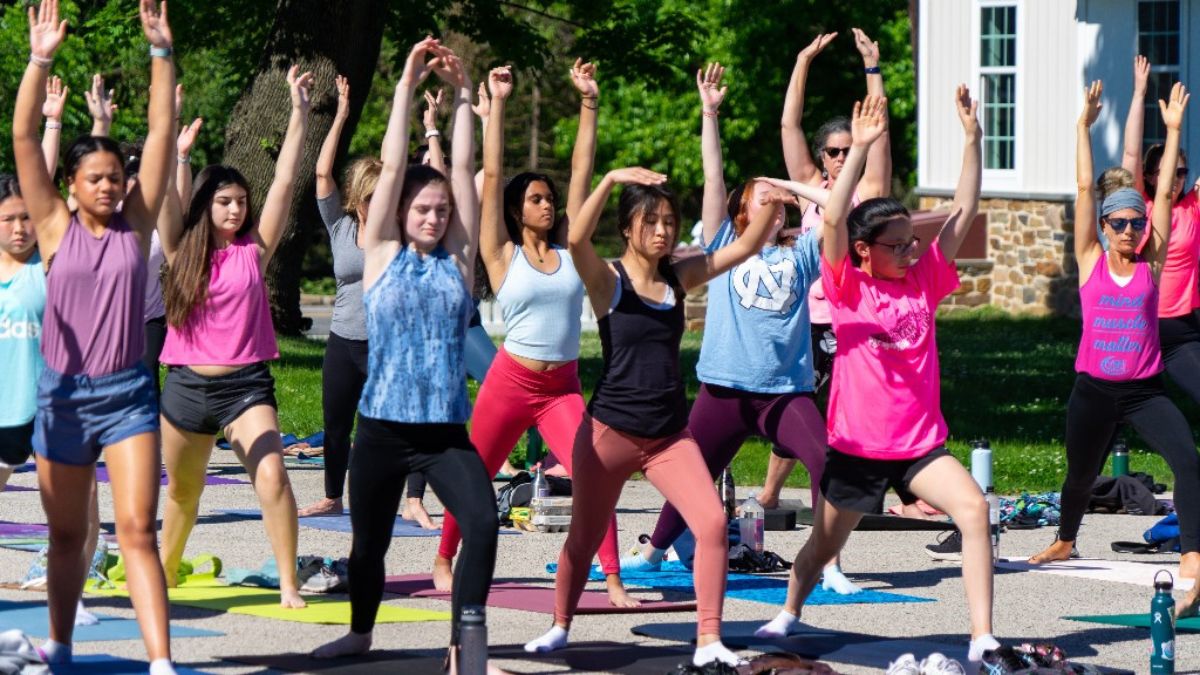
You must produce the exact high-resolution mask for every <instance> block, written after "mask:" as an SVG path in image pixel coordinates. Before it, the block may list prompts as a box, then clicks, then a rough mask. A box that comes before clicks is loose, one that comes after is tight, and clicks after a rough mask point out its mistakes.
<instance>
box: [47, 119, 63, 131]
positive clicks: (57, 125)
mask: <svg viewBox="0 0 1200 675" xmlns="http://www.w3.org/2000/svg"><path fill="white" fill-rule="evenodd" d="M46 128H47V129H61V128H62V122H59V121H58V120H52V119H48V120H46Z"/></svg>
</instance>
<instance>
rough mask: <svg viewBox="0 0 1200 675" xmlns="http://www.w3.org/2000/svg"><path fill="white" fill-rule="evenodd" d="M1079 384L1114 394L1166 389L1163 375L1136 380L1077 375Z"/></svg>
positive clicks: (1084, 374) (1157, 374) (1085, 374)
mask: <svg viewBox="0 0 1200 675" xmlns="http://www.w3.org/2000/svg"><path fill="white" fill-rule="evenodd" d="M1076 375H1077V378H1076V381H1077V382H1084V383H1086V384H1089V385H1091V386H1093V387H1096V388H1097V389H1101V390H1103V391H1106V392H1109V393H1113V394H1128V393H1131V392H1139V391H1155V390H1159V389H1163V388H1164V384H1163V378H1162V373H1161V372H1159V373H1156V374H1154V375H1151V376H1150V377H1142V378H1138V379H1136V380H1119V381H1118V380H1103V379H1100V378H1098V377H1096V376H1095V375H1089V374H1087V373H1076Z"/></svg>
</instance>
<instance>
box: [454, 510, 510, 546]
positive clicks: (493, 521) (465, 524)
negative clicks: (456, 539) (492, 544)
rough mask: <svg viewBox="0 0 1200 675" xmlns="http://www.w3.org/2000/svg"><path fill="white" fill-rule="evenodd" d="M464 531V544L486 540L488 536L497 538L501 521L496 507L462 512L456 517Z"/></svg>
mask: <svg viewBox="0 0 1200 675" xmlns="http://www.w3.org/2000/svg"><path fill="white" fill-rule="evenodd" d="M454 520H455V522H456V523H457V524H458V529H459V532H461V533H462V539H463V543H464V545H469V544H470V543H471V542H472V541H476V540H478V541H486V539H487V537H491V538H493V539H495V537H496V531H497V530H498V529H499V528H500V522H499V520H498V519H497V517H496V509H494V508H486V509H478V512H477V513H476V512H468V513H465V514H464V513H460V514H458V515H457V516H456V517H455V518H454Z"/></svg>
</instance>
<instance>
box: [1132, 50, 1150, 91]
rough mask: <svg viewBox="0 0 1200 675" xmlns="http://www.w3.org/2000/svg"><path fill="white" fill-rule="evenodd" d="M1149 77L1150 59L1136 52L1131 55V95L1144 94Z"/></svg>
mask: <svg viewBox="0 0 1200 675" xmlns="http://www.w3.org/2000/svg"><path fill="white" fill-rule="evenodd" d="M1149 79H1150V59H1148V58H1146V57H1144V56H1142V55H1141V54H1138V55H1137V56H1135V57H1133V95H1134V96H1145V95H1146V82H1147V81H1148V80H1149Z"/></svg>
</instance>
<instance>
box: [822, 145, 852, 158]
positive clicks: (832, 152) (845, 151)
mask: <svg viewBox="0 0 1200 675" xmlns="http://www.w3.org/2000/svg"><path fill="white" fill-rule="evenodd" d="M825 154H827V155H829V157H830V158H831V159H837V158H838V157H840V156H843V155H849V154H850V146H846V147H844V148H834V147H826V148H825Z"/></svg>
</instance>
